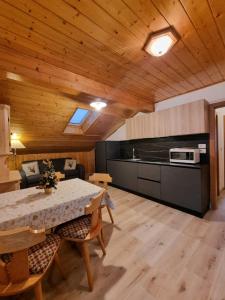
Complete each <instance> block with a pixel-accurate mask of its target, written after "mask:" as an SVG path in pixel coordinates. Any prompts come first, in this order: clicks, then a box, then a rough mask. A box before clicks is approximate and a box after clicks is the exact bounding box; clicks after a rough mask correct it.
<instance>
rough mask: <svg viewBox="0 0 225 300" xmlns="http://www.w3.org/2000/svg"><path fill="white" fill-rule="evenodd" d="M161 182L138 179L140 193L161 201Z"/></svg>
mask: <svg viewBox="0 0 225 300" xmlns="http://www.w3.org/2000/svg"><path fill="white" fill-rule="evenodd" d="M160 190H161V189H160V182H155V181H150V180H146V179H140V178H138V190H137V191H138V193H140V194H143V195H146V196H149V197H153V198H155V199H160Z"/></svg>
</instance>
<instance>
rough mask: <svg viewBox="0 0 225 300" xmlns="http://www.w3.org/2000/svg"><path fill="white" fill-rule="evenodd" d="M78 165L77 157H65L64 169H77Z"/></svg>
mask: <svg viewBox="0 0 225 300" xmlns="http://www.w3.org/2000/svg"><path fill="white" fill-rule="evenodd" d="M76 166H77V161H76V159H65V165H64V170H65V171H68V170H75V169H76Z"/></svg>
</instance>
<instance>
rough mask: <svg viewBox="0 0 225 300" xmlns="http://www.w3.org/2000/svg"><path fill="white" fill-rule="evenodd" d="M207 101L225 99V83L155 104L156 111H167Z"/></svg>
mask: <svg viewBox="0 0 225 300" xmlns="http://www.w3.org/2000/svg"><path fill="white" fill-rule="evenodd" d="M201 99H205V100H207V101H208V102H209V103H213V102H219V101H222V100H224V99H225V81H223V82H221V83H218V84H214V85H211V86H209V87H206V88H203V89H199V90H196V91H193V92H190V93H187V94H183V95H180V96H177V97H173V98H169V99H167V100H164V101H162V102H159V103H156V104H155V111H158V110H163V109H167V108H170V107H174V106H177V105H181V104H186V103H188V102H193V101H198V100H201Z"/></svg>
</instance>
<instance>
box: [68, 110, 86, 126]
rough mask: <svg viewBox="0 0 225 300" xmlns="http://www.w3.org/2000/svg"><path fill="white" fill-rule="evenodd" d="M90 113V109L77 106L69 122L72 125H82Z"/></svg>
mask: <svg viewBox="0 0 225 300" xmlns="http://www.w3.org/2000/svg"><path fill="white" fill-rule="evenodd" d="M88 113H89V110H88V109H83V108H77V109H76V111H75V112H74V114H73V116H72V118H71V119H70V122H69V123H70V124H72V125H80V124H81V123H82V122H83V121H84V119H85V118H86V117H87V115H88Z"/></svg>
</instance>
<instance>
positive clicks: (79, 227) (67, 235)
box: [56, 190, 106, 291]
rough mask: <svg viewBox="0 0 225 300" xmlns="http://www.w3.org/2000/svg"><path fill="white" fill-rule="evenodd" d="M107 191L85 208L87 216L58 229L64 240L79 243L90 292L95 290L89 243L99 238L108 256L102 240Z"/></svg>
mask: <svg viewBox="0 0 225 300" xmlns="http://www.w3.org/2000/svg"><path fill="white" fill-rule="evenodd" d="M104 193H105V190H103V191H102V192H100V193H99V194H98V195H97V196H96V197H94V198H92V200H91V203H90V204H89V205H87V206H86V207H85V216H82V217H80V218H77V219H74V220H72V221H69V222H67V223H66V224H62V225H60V226H58V227H57V228H56V233H57V234H58V235H59V236H60V237H61V238H62V239H64V240H68V241H73V242H75V243H78V244H79V245H80V248H81V253H82V256H83V259H84V264H85V268H86V271H87V278H88V285H89V289H90V291H92V290H93V274H92V271H91V265H90V254H89V249H88V242H89V241H90V240H93V239H94V238H97V240H98V242H99V244H100V246H101V249H102V252H103V255H105V254H106V252H105V246H104V243H103V241H102V238H101V229H102V218H101V201H102V197H103V195H104Z"/></svg>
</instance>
